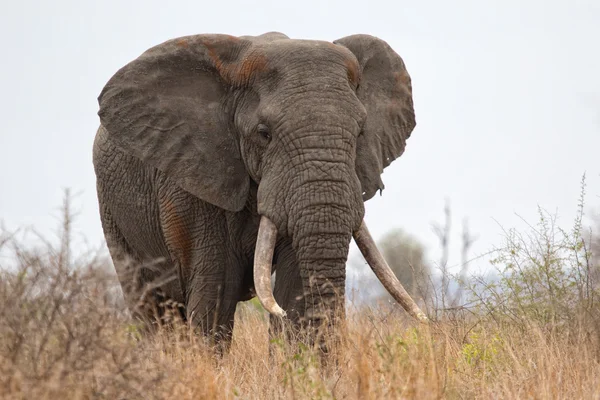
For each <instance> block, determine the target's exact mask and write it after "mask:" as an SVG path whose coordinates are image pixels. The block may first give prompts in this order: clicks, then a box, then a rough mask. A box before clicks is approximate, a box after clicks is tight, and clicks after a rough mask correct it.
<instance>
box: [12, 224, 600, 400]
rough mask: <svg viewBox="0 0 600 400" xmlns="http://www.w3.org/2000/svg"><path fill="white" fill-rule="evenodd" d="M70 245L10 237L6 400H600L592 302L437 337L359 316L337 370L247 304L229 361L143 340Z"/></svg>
mask: <svg viewBox="0 0 600 400" xmlns="http://www.w3.org/2000/svg"><path fill="white" fill-rule="evenodd" d="M66 220H68V218H66ZM69 236H70V234H69V225H68V223H65V229H64V232H63V238H64V239H63V241H62V242H61V243H60V244H59V245H57V246H53V245H50V244H48V245H45V246H43V247H42V248H41V249H40V248H37V249H31V248H24V247H23V246H22V245H20V244H19V242H18V241H17V240H15V239H12V238H8V237H7V236H6V235H5V236H4V239H3V238H2V236H1V233H0V247H2V246H4V250H5V253H7V252H8V253H10V254H9V256H8V258H6V257H5V258H0V398H3V399H25V398H26V399H65V398H69V399H92V398H101V399H137V398H140V399H142V398H143V399H154V398H156V399H170V398H176V399H234V398H240V399H279V398H282V399H319V398H339V399H341V398H344V399H382V398H418V399H429V398H436V399H437V398H449V399H454V398H457V399H459V398H460V399H463V398H466V399H479V398H481V399H489V398H496V399H504V398H506V399H515V398H534V399H555V398H561V399H564V398H568V399H579V398H580V399H591V398H600V380H599V379H598V377H599V376H600V363H599V360H600V341H599V332H600V324H599V323H598V316H599V313H598V312H597V307H596V306H595V305H593V307H586V308H585V310H583V311H581V312H580V313H579V314H577V315H571V316H570V318H569V319H567V320H561V321H555V322H556V323H548V321H546V320H537V319H534V318H527V315H526V314H519V315H517V317H515V315H516V314H514V309H513V314H509V313H506V312H494V310H493V309H490V304H491V303H489V302H482V303H481V304H482V306H481V307H479V308H474V309H470V310H466V309H462V310H459V311H453V312H446V313H445V314H444V316H443V318H442V319H440V320H439V321H437V322H436V323H435V324H434V325H433V326H432V327H431V328H426V327H422V326H415V325H414V324H413V322H412V321H410V320H408V319H406V318H405V316H404V314H403V313H402V312H401V311H398V310H396V311H393V312H392V313H389V312H384V311H383V309H382V310H370V309H362V310H355V309H352V310H350V311H349V316H348V323H347V328H346V329H347V334H344V335H343V338H344V339H343V340H342V342H341V344H340V346H339V348H338V349H337V356H338V358H337V360H338V361H337V363H331V362H330V363H328V364H327V365H322V364H321V363H320V362H319V358H318V357H317V356H316V354H315V353H314V352H313V351H312V350H311V349H309V348H306V347H305V346H303V345H302V344H301V343H295V344H292V345H290V344H288V343H286V342H284V341H279V340H275V341H273V342H272V343H269V339H268V335H267V318H266V315H265V314H264V312H263V311H262V310H259V309H257V308H256V307H254V306H253V305H252V303H248V304H243V305H241V306H240V307H239V309H238V313H237V315H236V319H237V321H236V328H235V332H234V341H233V344H232V347H231V350H230V352H229V353H228V354H227V355H225V356H224V357H223V358H219V357H216V356H214V355H213V353H212V352H211V350H210V348H209V347H208V346H207V345H206V344H205V343H204V341H203V340H202V339H201V338H199V337H197V336H195V335H193V334H191V332H190V330H188V329H187V328H186V327H182V326H180V327H178V328H177V329H175V330H174V331H169V332H167V331H160V332H159V333H158V334H156V335H154V336H152V337H144V338H142V337H141V335H140V334H139V331H138V328H137V327H136V325H135V324H134V323H133V322H132V321H131V320H130V318H129V317H128V314H127V313H126V312H125V311H124V310H123V309H122V303H121V301H120V298H119V289H118V286H117V283H116V281H115V278H114V276H113V274H112V272H111V270H110V269H109V268H107V265H108V264H107V261H106V259H103V258H99V257H94V256H93V255H88V256H83V257H81V258H79V259H71V255H70V251H69V243H68V238H69ZM7 250H8V251H7ZM496 294H497V293H496ZM586 304H587V303H586Z"/></svg>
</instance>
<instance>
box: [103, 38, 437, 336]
mask: <svg viewBox="0 0 600 400" xmlns="http://www.w3.org/2000/svg"><path fill="white" fill-rule="evenodd" d="M98 104H99V110H98V116H99V119H100V125H99V127H98V129H97V132H96V136H95V139H94V146H93V164H94V171H95V175H96V190H97V196H98V204H99V213H100V219H101V223H102V229H103V232H104V236H105V239H106V243H107V247H108V249H109V252H110V256H111V258H112V261H113V264H114V266H115V269H116V272H117V275H118V279H119V281H120V284H121V286H122V289H123V293H124V297H125V299H126V301H127V304H128V305H129V307H130V309H131V310H134V309H135V310H137V311H136V315H137V316H138V317H139V318H141V319H143V318H146V320H147V319H148V318H150V317H151V315H150V314H151V313H152V312H154V313H155V312H156V311H155V310H156V309H157V308H159V306H160V305H164V304H167V303H169V304H177V305H178V307H177V310H178V312H179V313H180V315H181V317H182V318H183V319H184V320H185V321H187V323H188V324H190V325H191V326H194V327H195V328H197V329H200V330H201V332H202V333H203V334H205V335H214V336H215V337H217V338H218V340H219V341H224V342H228V341H229V340H231V336H232V331H233V325H234V314H235V310H236V306H237V304H238V302H241V301H246V300H248V299H251V298H253V297H255V296H256V297H258V299H259V300H260V302H261V304H262V305H263V306H264V308H265V309H266V310H267V311H268V312H269V313H270V314H271V324H273V323H274V321H283V320H287V321H290V322H291V325H292V326H295V327H298V329H303V328H310V327H313V328H315V329H317V330H318V329H320V327H326V326H327V327H331V326H333V327H335V326H336V325H337V324H338V323H339V321H340V320H344V319H345V311H344V298H345V288H344V285H345V276H346V270H345V268H346V261H347V257H348V252H349V246H350V242H351V240H352V238H354V240H355V242H356V243H357V245H358V247H359V249H360V251H361V252H362V254H363V255H364V256H365V259H366V260H367V262H368V264H369V265H370V267H371V268H372V269H373V271H374V272H375V274H376V275H377V277H378V278H379V279H380V281H381V282H382V283H383V285H384V287H385V288H386V289H387V290H388V291H389V292H390V293H391V294H392V296H393V297H394V299H395V300H396V301H397V302H399V303H400V304H401V305H402V306H403V307H404V309H405V310H406V311H407V312H408V313H409V314H410V315H411V316H412V317H414V318H416V319H417V320H419V321H421V322H424V323H427V321H428V319H427V317H426V316H425V314H424V313H423V312H422V311H421V310H420V308H419V306H418V305H417V304H416V302H415V301H414V300H413V299H412V298H411V297H410V296H409V295H408V294H407V292H406V291H405V290H404V288H403V287H402V285H401V283H400V282H399V281H398V280H397V279H396V277H395V276H394V274H393V272H392V271H391V270H390V268H389V266H388V265H387V264H386V262H385V260H384V259H383V257H382V256H381V254H380V253H379V251H378V250H377V247H376V245H375V243H374V240H373V238H372V237H371V235H370V233H369V230H368V228H367V226H366V224H365V222H364V214H365V208H364V203H365V201H367V200H369V199H371V198H372V197H373V196H374V195H375V194H376V193H377V192H378V191H379V192H380V193H381V191H382V190H383V189H384V185H383V181H382V179H381V174H382V173H383V170H384V168H386V167H387V166H389V165H390V164H391V163H392V162H393V161H394V160H395V159H396V158H398V157H399V156H400V155H402V154H403V152H404V150H405V146H406V141H407V139H408V138H409V137H410V135H411V133H412V131H413V129H414V128H415V126H416V119H415V113H414V107H413V99H412V85H411V77H410V75H409V74H408V72H407V69H406V67H405V64H404V62H403V60H402V58H401V57H400V56H399V55H398V54H397V53H396V52H395V51H394V50H393V49H392V48H391V47H390V46H389V44H388V43H386V42H385V41H383V40H381V39H379V38H377V37H374V36H371V35H366V34H356V35H351V36H346V37H343V38H341V39H339V40H335V41H332V42H329V41H320V40H303V39H291V38H289V37H288V36H286V35H284V34H282V33H279V32H268V33H265V34H262V35H258V36H230V35H225V34H198V35H190V36H184V37H179V38H175V39H170V40H167V41H165V42H163V43H161V44H158V45H156V46H154V47H152V48H150V49H148V50H146V51H145V52H144V53H142V54H141V55H140V56H139V57H138V58H136V59H134V60H133V61H131V62H129V63H128V64H126V65H125V66H123V67H122V68H121V69H119V70H118V71H117V72H116V73H115V74H114V75H113V76H112V77H111V78H110V79H109V80H108V82H107V83H106V85H105V86H104V87H103V89H102V91H101V93H100V95H99V96H98ZM134 266H137V267H134ZM274 272H275V274H276V279H275V282H274V285H273V282H272V275H273V273H274ZM141 298H143V299H144V301H146V303H147V304H153V305H154V306H153V310H154V311H152V312H151V311H140V310H142V308H141V307H138V305H139V304H140V299H141ZM152 315H156V314H152Z"/></svg>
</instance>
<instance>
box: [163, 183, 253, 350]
mask: <svg viewBox="0 0 600 400" xmlns="http://www.w3.org/2000/svg"><path fill="white" fill-rule="evenodd" d="M160 194H161V195H162V198H161V201H160V210H161V223H162V227H163V233H164V237H165V241H166V243H167V246H168V248H169V252H170V253H171V255H172V258H173V261H174V263H175V264H176V267H177V270H178V274H179V280H180V282H181V286H182V287H183V291H184V293H183V298H184V301H185V308H186V317H187V320H188V321H189V322H190V323H191V325H192V326H193V327H195V328H198V329H199V330H201V331H202V333H203V334H204V335H205V336H207V337H208V338H210V339H212V343H215V344H222V345H223V346H224V347H223V350H226V349H227V347H228V346H229V342H230V340H231V333H232V331H233V321H234V315H235V308H236V305H237V302H238V300H239V292H240V288H241V285H242V280H243V279H242V278H243V274H242V272H241V271H243V267H242V266H241V265H240V257H237V256H236V253H235V248H234V247H233V246H232V244H231V239H230V237H229V233H228V228H227V223H226V218H225V215H224V211H223V210H221V209H219V208H217V207H215V206H213V205H210V204H208V203H205V202H203V201H201V200H199V199H197V198H194V197H193V196H191V195H189V194H187V193H185V192H183V191H181V190H180V189H178V188H174V187H173V186H171V185H165V186H164V187H163V188H162V190H161V193H160Z"/></svg>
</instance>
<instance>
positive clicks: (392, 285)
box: [354, 221, 429, 323]
mask: <svg viewBox="0 0 600 400" xmlns="http://www.w3.org/2000/svg"><path fill="white" fill-rule="evenodd" d="M354 241H355V242H356V244H357V246H358V248H359V249H360V252H361V253H362V255H363V256H364V257H365V260H366V261H367V263H369V266H370V267H371V269H372V270H373V272H374V273H375V275H376V276H377V278H378V279H379V280H380V281H381V283H382V284H383V286H384V287H385V288H386V290H387V291H388V292H389V293H390V294H391V295H392V297H393V298H394V300H396V301H397V302H398V303H400V305H401V306H402V307H404V309H405V310H406V311H407V312H408V313H409V314H410V315H412V316H413V317H414V318H416V319H417V320H419V321H420V322H423V323H428V322H429V319H428V318H427V316H426V315H425V313H423V311H421V309H420V308H419V306H418V305H417V303H415V301H414V300H413V299H412V298H411V297H410V295H409V294H408V293H407V292H406V290H405V289H404V287H403V286H402V284H401V283H400V281H399V280H398V278H396V275H394V272H393V271H392V269H391V268H390V266H389V265H388V263H387V262H386V261H385V259H384V258H383V256H382V255H381V253H380V252H379V249H377V246H376V245H375V242H374V241H373V238H372V237H371V234H370V233H369V230H368V229H367V225H365V222H364V221H363V222H362V223H361V224H360V228H358V230H357V231H356V232H354Z"/></svg>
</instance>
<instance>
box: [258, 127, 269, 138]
mask: <svg viewBox="0 0 600 400" xmlns="http://www.w3.org/2000/svg"><path fill="white" fill-rule="evenodd" d="M256 131H257V132H258V134H259V135H260V136H262V137H263V138H265V139H266V140H270V139H271V132H270V130H269V127H268V126H266V125H265V124H258V126H257V127H256Z"/></svg>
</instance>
